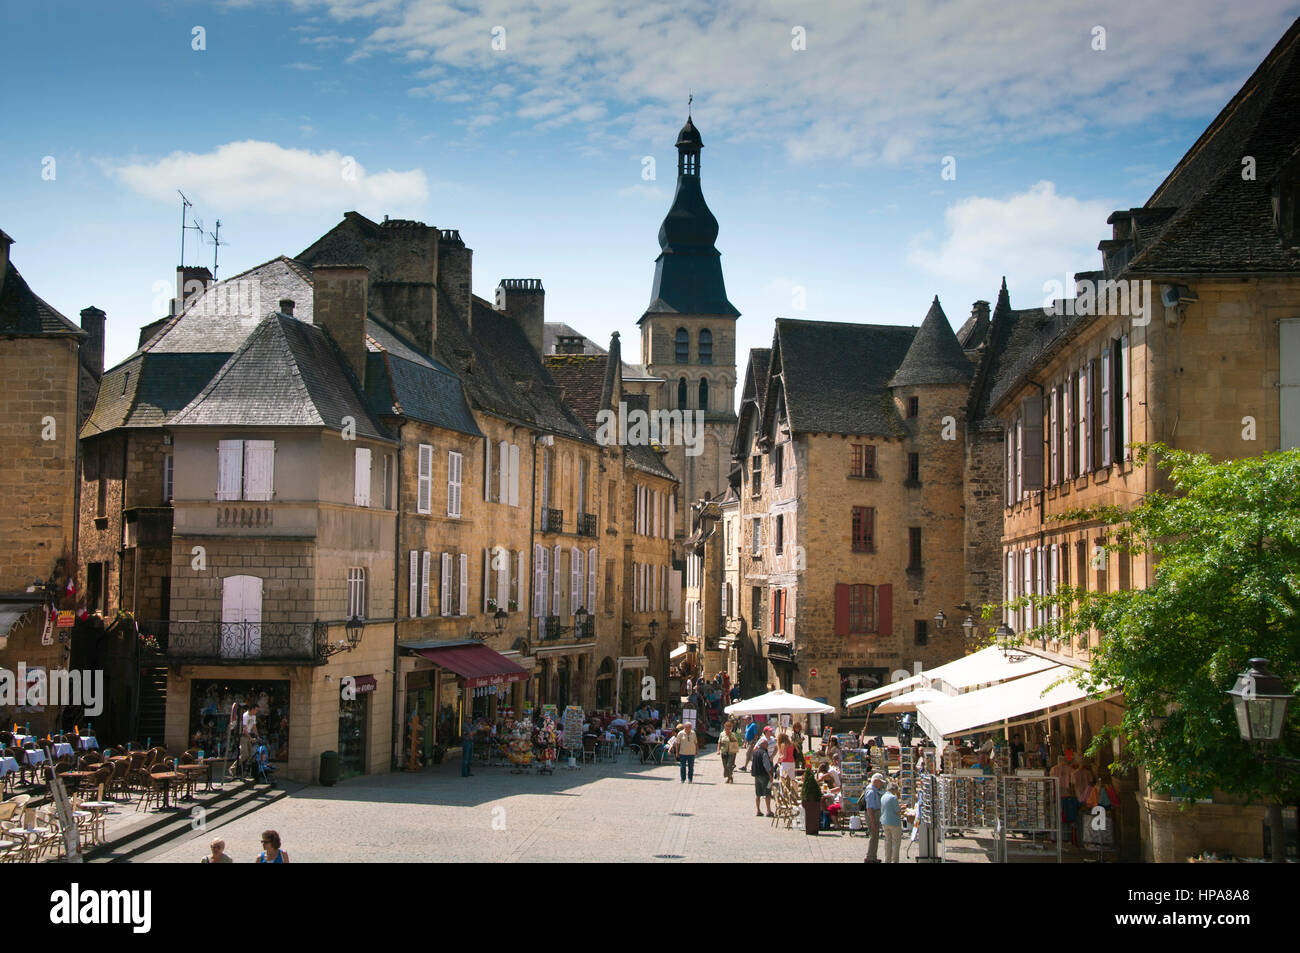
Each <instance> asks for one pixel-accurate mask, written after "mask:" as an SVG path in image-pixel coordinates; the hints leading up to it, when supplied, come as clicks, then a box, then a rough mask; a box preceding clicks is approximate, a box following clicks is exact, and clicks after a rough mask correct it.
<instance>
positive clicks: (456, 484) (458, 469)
mask: <svg viewBox="0 0 1300 953" xmlns="http://www.w3.org/2000/svg"><path fill="white" fill-rule="evenodd" d="M463 466H464V457H462V456H461V455H460V454H459V453H456V452H454V451H451V450H449V451H447V515H448V516H452V517H459V516H460V490H461V476H462V469H463Z"/></svg>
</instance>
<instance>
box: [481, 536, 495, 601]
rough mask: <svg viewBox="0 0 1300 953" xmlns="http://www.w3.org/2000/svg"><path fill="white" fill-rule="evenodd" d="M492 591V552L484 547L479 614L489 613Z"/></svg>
mask: <svg viewBox="0 0 1300 953" xmlns="http://www.w3.org/2000/svg"><path fill="white" fill-rule="evenodd" d="M491 591H492V550H491V549H489V548H487V547H484V549H483V582H482V592H481V593H480V594H479V602H480V603H481V605H480V607H479V612H487V611H488V596H489V593H490V592H491Z"/></svg>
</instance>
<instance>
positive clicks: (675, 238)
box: [642, 118, 740, 319]
mask: <svg viewBox="0 0 1300 953" xmlns="http://www.w3.org/2000/svg"><path fill="white" fill-rule="evenodd" d="M703 148H704V143H703V141H702V140H701V139H700V132H699V130H698V129H696V128H695V123H694V122H693V121H692V120H691V119H690V118H687V120H686V125H684V126H682V131H681V132H680V133H678V135H677V194H676V195H674V196H673V205H672V208H670V209H669V210H668V214H667V215H666V216H664V223H663V225H661V226H660V227H659V249H660V252H659V257H658V258H657V259H655V277H654V285H653V286H652V287H651V289H650V307H648V308H647V309H646V314H647V315H649V314H721V315H726V316H728V317H733V318H734V317H739V315H740V312H739V311H737V310H736V308H735V307H734V306H733V305H732V303H731V302H730V301H728V300H727V289H726V286H725V285H724V284H723V281H722V256H721V255H720V254H719V253H718V249H717V248H716V247H714V245H715V242H717V240H718V220H717V219H716V218H714V217H713V213H712V212H710V211H709V206H708V205H707V204H706V203H705V201H704V193H703V191H701V189H700V150H701V149H703ZM644 317H645V315H643V316H642V318H643V319H644Z"/></svg>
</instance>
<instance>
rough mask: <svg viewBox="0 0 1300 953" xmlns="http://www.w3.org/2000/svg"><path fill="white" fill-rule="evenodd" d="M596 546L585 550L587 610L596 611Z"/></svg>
mask: <svg viewBox="0 0 1300 953" xmlns="http://www.w3.org/2000/svg"><path fill="white" fill-rule="evenodd" d="M596 565H597V562H596V547H595V546H593V547H591V549H589V550H587V611H588V612H590V613H592V614H593V615H594V614H595V612H596Z"/></svg>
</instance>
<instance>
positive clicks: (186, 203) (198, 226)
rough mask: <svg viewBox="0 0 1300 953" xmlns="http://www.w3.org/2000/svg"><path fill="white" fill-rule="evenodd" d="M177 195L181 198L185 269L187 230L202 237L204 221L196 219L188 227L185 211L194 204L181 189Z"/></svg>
mask: <svg viewBox="0 0 1300 953" xmlns="http://www.w3.org/2000/svg"><path fill="white" fill-rule="evenodd" d="M176 194H177V195H179V196H180V197H181V267H182V268H184V267H185V232H186V231H187V230H190V231H195V232H198V233H199V234H200V235H202V234H203V221H202V220H201V219H199V218H194V220H193V221H194V224H193V225H186V224H185V210H186V209H190V208H193V207H194V203H193V202H191V201H190V200H189V199H187V198H186V197H185V193H184V192H182V191H181V190H180V189H177V190H176Z"/></svg>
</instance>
